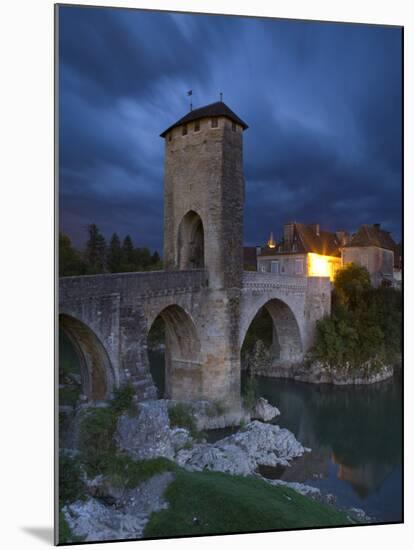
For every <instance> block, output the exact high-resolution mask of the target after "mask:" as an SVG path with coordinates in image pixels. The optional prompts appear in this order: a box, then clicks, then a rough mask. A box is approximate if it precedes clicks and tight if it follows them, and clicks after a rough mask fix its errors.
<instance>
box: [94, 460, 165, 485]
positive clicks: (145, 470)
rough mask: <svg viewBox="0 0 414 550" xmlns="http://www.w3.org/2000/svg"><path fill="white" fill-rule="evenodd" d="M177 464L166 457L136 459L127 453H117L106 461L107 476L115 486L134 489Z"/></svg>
mask: <svg viewBox="0 0 414 550" xmlns="http://www.w3.org/2000/svg"><path fill="white" fill-rule="evenodd" d="M174 470H175V464H174V463H173V462H172V461H171V460H168V459H167V458H164V457H158V458H151V459H148V460H140V461H135V460H133V459H132V458H130V457H128V456H127V455H123V454H115V455H112V456H110V457H109V459H108V461H107V463H106V472H105V474H106V477H107V479H108V481H110V483H111V484H112V485H113V486H114V487H121V488H124V487H125V488H128V489H132V488H134V487H136V486H137V485H139V484H140V483H141V482H142V481H145V480H146V479H149V478H150V477H152V476H155V475H156V474H159V473H161V472H167V471H174Z"/></svg>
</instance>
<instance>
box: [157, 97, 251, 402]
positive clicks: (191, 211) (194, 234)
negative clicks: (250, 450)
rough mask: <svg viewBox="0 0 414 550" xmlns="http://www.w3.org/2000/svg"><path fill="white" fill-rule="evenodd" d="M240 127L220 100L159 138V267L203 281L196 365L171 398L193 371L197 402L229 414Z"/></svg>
mask: <svg viewBox="0 0 414 550" xmlns="http://www.w3.org/2000/svg"><path fill="white" fill-rule="evenodd" d="M246 128H247V124H246V123H245V122H243V121H242V120H241V119H240V118H239V117H238V116H237V115H236V114H235V113H233V111H231V110H230V109H229V108H228V107H227V105H225V104H224V103H223V102H221V101H220V102H217V103H213V104H211V105H207V106H205V107H201V108H200V109H196V110H194V111H190V112H189V113H188V114H187V115H186V116H184V117H183V118H181V119H180V120H179V121H178V122H176V123H175V124H173V125H172V126H170V127H169V128H168V129H167V130H165V132H163V133H162V134H161V136H162V137H163V138H165V188H164V262H165V269H166V270H191V269H205V270H206V272H207V277H208V287H207V288H206V289H204V290H203V291H202V293H201V295H200V297H199V299H198V302H197V304H196V307H197V310H198V315H199V317H198V323H197V327H196V329H197V332H198V334H200V335H202V338H201V350H200V358H201V359H200V368H199V370H195V369H193V370H192V371H191V373H190V370H188V372H184V371H183V372H182V374H181V375H180V377H179V376H176V377H175V389H174V391H173V392H172V393H174V394H175V395H181V393H180V392H181V389H180V386H182V388H185V387H187V386H186V377H189V376H190V374H191V375H192V376H195V374H196V373H198V374H197V375H199V376H200V384H199V388H200V390H199V393H198V396H199V398H203V399H218V400H221V401H223V402H225V403H226V405H227V406H228V407H230V408H231V409H232V410H237V409H240V344H239V323H240V299H241V288H242V274H243V207H244V177H243V131H244V130H245V129H246ZM167 347H168V345H167ZM192 386H194V384H192ZM183 391H184V392H185V391H186V390H183ZM187 393H188V392H187Z"/></svg>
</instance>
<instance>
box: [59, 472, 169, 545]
mask: <svg viewBox="0 0 414 550" xmlns="http://www.w3.org/2000/svg"><path fill="white" fill-rule="evenodd" d="M173 479H174V475H173V474H172V473H171V472H165V473H162V474H157V475H155V476H153V477H152V478H150V479H149V480H147V481H144V482H143V483H141V484H140V485H139V486H138V487H136V488H134V489H124V490H123V491H122V492H120V494H119V495H117V496H116V497H115V496H114V495H112V498H111V504H108V503H106V502H105V499H104V498H102V496H101V498H100V499H99V500H98V499H97V498H88V499H87V500H85V501H81V500H79V501H76V502H74V503H72V504H67V505H66V506H64V507H63V513H64V516H65V519H66V521H67V523H68V525H69V527H70V529H71V531H72V533H73V534H74V535H75V536H76V537H82V538H83V539H84V541H85V542H93V541H102V540H106V541H108V540H117V539H136V538H141V537H142V535H143V532H144V528H145V525H146V524H147V522H148V519H149V517H150V515H151V514H152V513H153V512H157V511H159V510H162V509H164V508H167V506H168V505H167V502H166V501H165V499H164V497H163V495H164V492H165V490H166V488H167V487H168V485H169V484H170V483H171V482H172V481H173ZM68 542H70V541H68Z"/></svg>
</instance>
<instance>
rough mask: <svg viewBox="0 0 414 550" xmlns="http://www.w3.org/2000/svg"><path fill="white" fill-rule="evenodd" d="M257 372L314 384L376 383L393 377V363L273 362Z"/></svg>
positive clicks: (262, 374) (272, 376)
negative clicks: (357, 365)
mask: <svg viewBox="0 0 414 550" xmlns="http://www.w3.org/2000/svg"><path fill="white" fill-rule="evenodd" d="M256 373H257V374H258V375H261V376H269V377H271V378H290V379H292V380H298V381H300V382H309V383H312V384H334V385H337V386H345V385H360V384H374V383H376V382H382V381H383V380H387V379H388V378H391V377H392V376H393V374H394V368H393V366H392V365H385V364H384V365H374V364H373V363H371V362H370V361H367V362H366V363H364V364H362V365H360V367H359V368H357V369H356V368H354V367H351V366H350V365H343V366H341V367H335V366H332V365H328V364H326V363H324V362H322V361H311V362H308V363H306V362H305V363H298V364H286V365H282V364H272V365H271V366H270V367H266V366H265V367H261V368H260V367H258V368H257V369H256Z"/></svg>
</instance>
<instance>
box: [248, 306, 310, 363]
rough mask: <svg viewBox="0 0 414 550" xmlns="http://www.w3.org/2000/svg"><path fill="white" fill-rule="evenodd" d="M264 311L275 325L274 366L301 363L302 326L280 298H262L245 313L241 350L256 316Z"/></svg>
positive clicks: (302, 349) (302, 346)
mask: <svg viewBox="0 0 414 550" xmlns="http://www.w3.org/2000/svg"><path fill="white" fill-rule="evenodd" d="M262 309H265V310H266V311H267V312H268V313H269V315H270V318H271V319H272V324H273V345H272V353H273V357H272V364H277V363H280V364H285V365H286V364H289V363H295V362H297V361H300V360H301V359H302V358H303V352H304V345H303V340H302V335H301V330H300V324H299V322H298V320H297V318H296V315H295V313H294V311H293V310H292V308H291V307H290V305H289V304H287V303H286V302H285V301H284V300H282V299H281V298H280V297H269V296H268V295H266V296H262V297H260V298H259V299H257V300H255V301H254V303H253V304H251V305H250V308H249V310H248V311H245V316H244V318H243V319H242V320H241V324H240V325H241V329H240V349H241V348H242V346H243V343H244V340H245V338H246V335H247V332H248V330H249V328H250V326H251V325H252V323H253V321H254V319H255V318H256V315H257V314H258V313H259V312H260V311H261V310H262Z"/></svg>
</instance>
